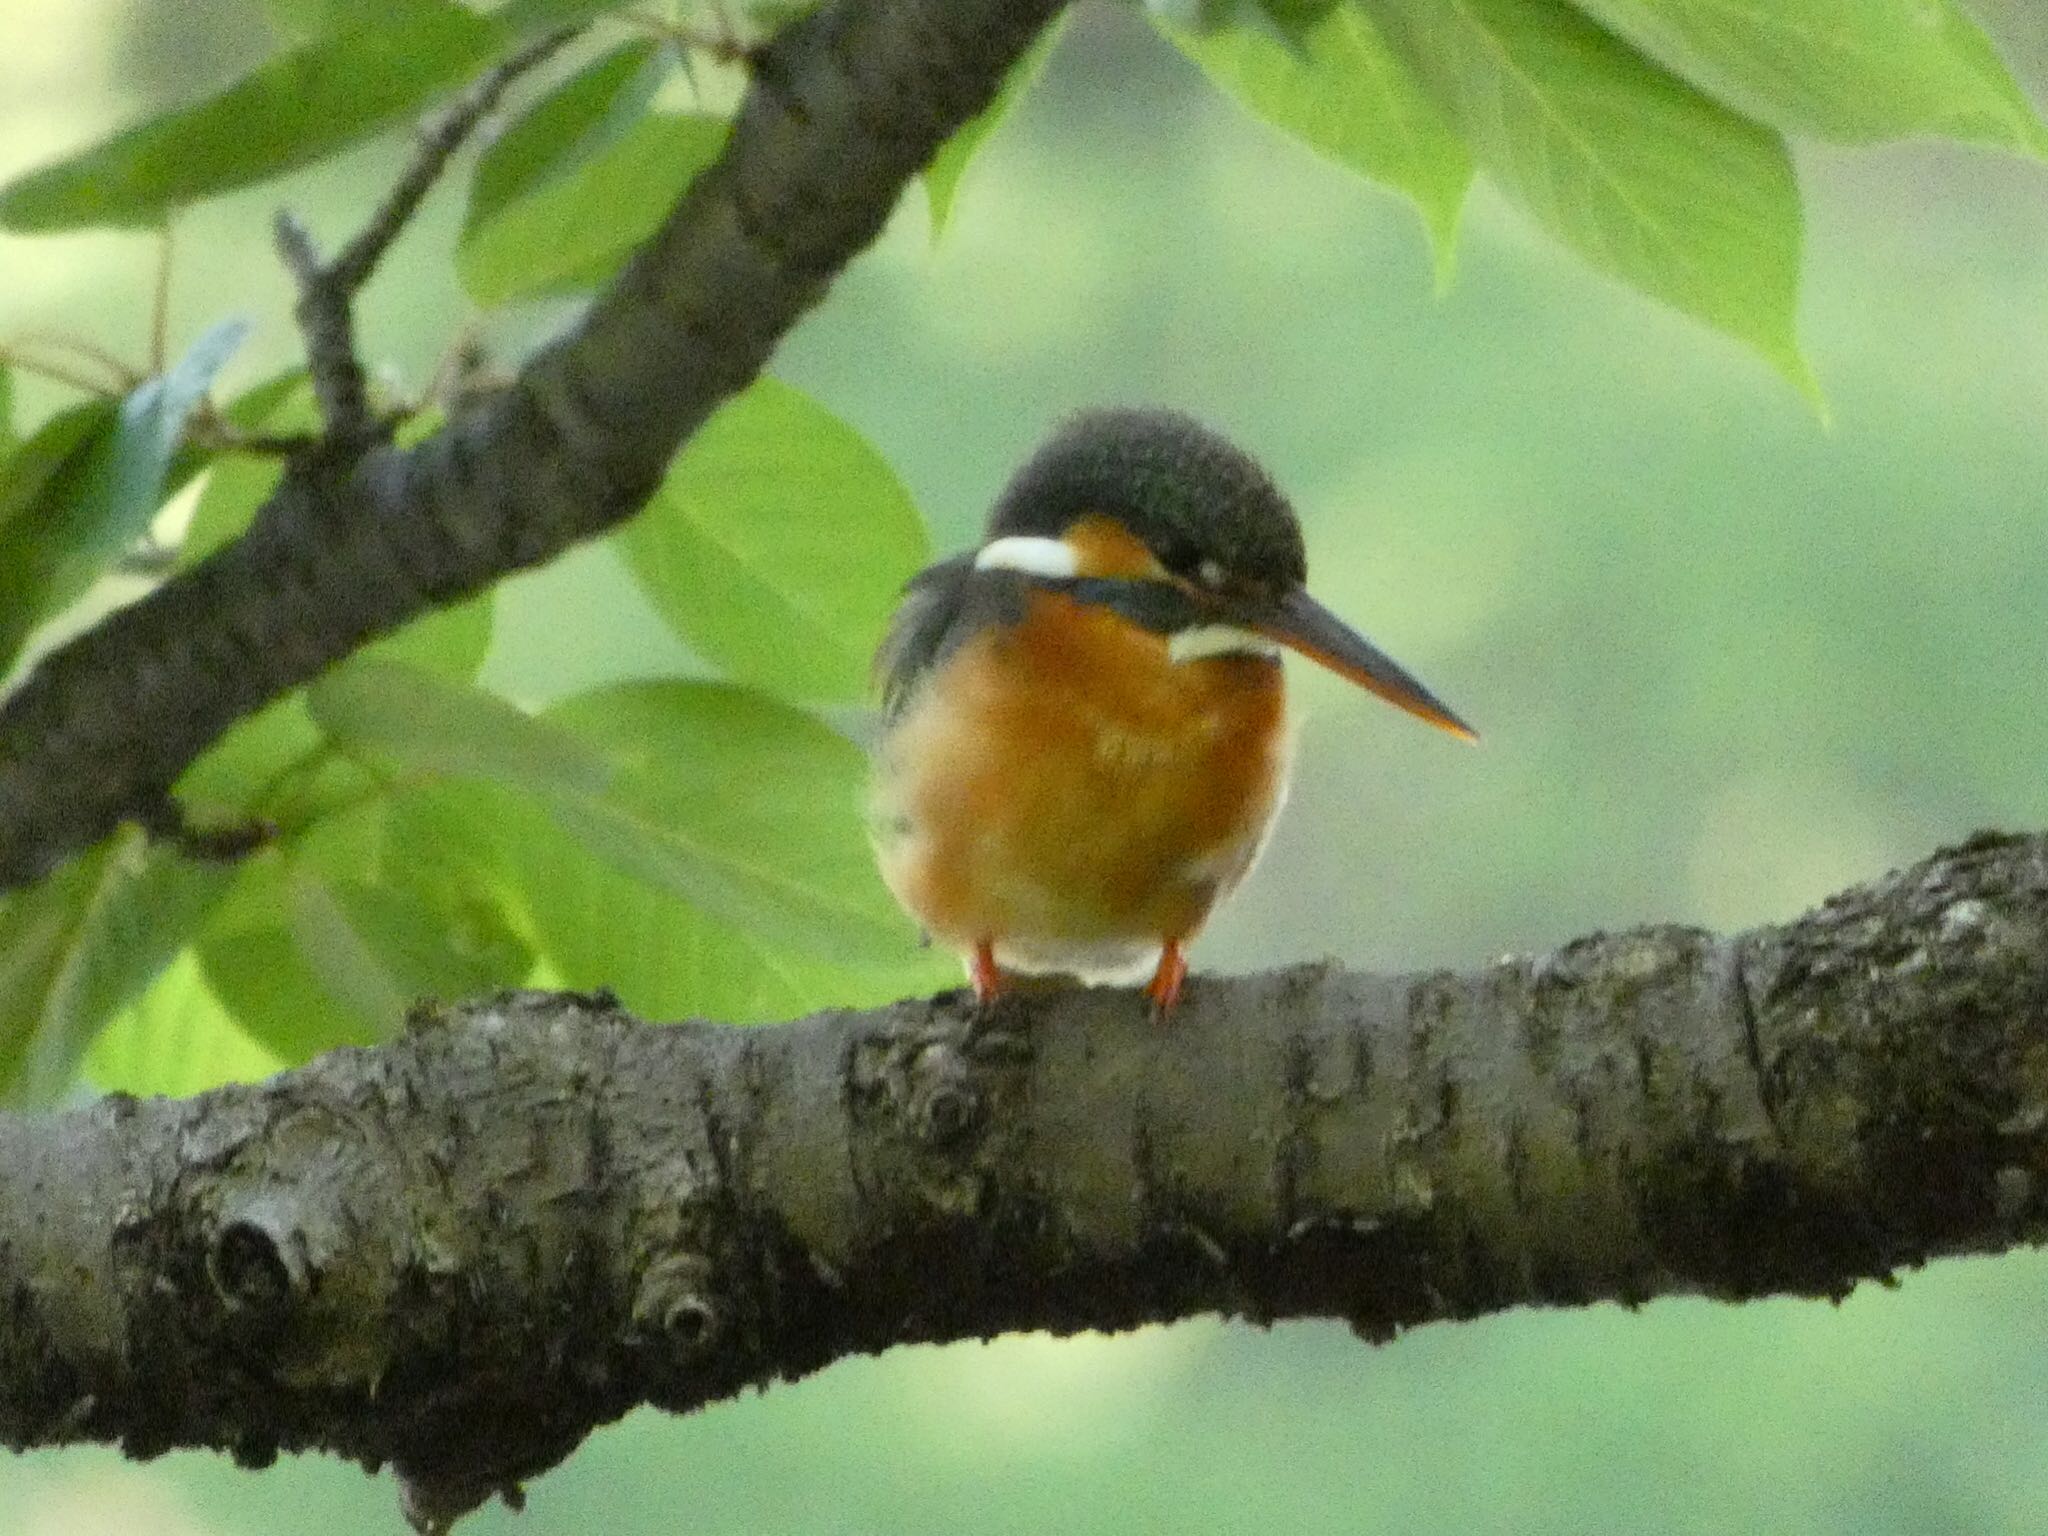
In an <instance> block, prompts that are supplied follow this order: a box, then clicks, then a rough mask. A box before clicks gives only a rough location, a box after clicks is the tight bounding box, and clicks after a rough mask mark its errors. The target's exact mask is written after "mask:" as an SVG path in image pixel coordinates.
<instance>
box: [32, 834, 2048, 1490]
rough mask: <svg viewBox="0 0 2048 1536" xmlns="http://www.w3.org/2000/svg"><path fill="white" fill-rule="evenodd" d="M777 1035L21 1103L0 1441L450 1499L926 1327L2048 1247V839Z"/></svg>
mask: <svg viewBox="0 0 2048 1536" xmlns="http://www.w3.org/2000/svg"><path fill="white" fill-rule="evenodd" d="M967 1022H968V1019H967V1014H966V1012H965V1004H964V1002H963V1001H962V999H960V998H959V997H958V996H952V995H949V996H946V997H941V998H938V999H934V1000H931V1001H928V1002H924V1001H921V1002H907V1003H903V1004H899V1005H897V1006H895V1007H893V1008H889V1009H884V1010H881V1011H878V1012H874V1013H865V1014H854V1013H836V1014H823V1015H819V1016H817V1017H815V1018H811V1019H808V1020H804V1021H801V1022H799V1023H794V1024H789V1025H784V1026H780V1027H774V1028H763V1029H754V1030H735V1029H726V1028H718V1027H710V1026H701V1025H679V1026H675V1027H671V1028H642V1027H635V1026H634V1024H633V1022H632V1021H631V1020H630V1019H629V1018H627V1017H626V1016H625V1015H624V1014H623V1013H622V1012H621V1011H620V1010H619V1008H618V1007H617V1006H616V1005H615V1004H614V1003H613V1002H612V1001H611V1000H610V999H608V998H604V997H585V996H554V995H543V994H514V995H507V996H503V997H499V998H495V999H490V1000H486V1001H482V1002H477V1003H473V1004H470V1005H467V1006H464V1007H459V1008H452V1009H447V1010H431V1011H422V1012H421V1013H420V1014H419V1016H418V1017H417V1019H416V1021H415V1027H413V1028H412V1029H411V1030H410V1032H409V1033H408V1034H407V1035H406V1037H405V1038H404V1039H402V1040H398V1041H395V1042H393V1043H391V1044H389V1045H386V1046H383V1047H381V1048H378V1049H374V1050H352V1051H341V1052H337V1053H335V1054H333V1055H330V1056H327V1057H325V1058H322V1059H321V1060H319V1061H317V1062H315V1063H313V1064H312V1065H311V1066H308V1067H306V1068H304V1069H302V1070H299V1071H296V1072H291V1073H287V1074H285V1075H283V1076H281V1077H279V1078H277V1079H275V1080H273V1081H271V1082H269V1083H266V1084H263V1085H260V1086H254V1087H241V1088H231V1089H225V1090H222V1091H219V1092H216V1093H212V1094H208V1095H205V1096H203V1097H201V1098H198V1099H194V1100H191V1101H188V1102H163V1101H152V1102H147V1103H140V1102H136V1101H134V1100H130V1099H114V1100H109V1101H106V1102H104V1103H101V1104H98V1105H96V1106H94V1107H92V1108H89V1109H85V1110H81V1111H78V1112H75V1113H70V1114H64V1115H56V1116H46V1117H33V1118H23V1117H14V1118H8V1117H0V1307H4V1310H0V1439H4V1440H5V1441H6V1442H7V1443H9V1444H11V1445H13V1446H15V1447H18V1448H20V1447H29V1446H40V1445H56V1444H68V1443H74V1442H80V1441H114V1442H118V1443H120V1444H121V1445H123V1446H125V1447H126V1448H127V1449H128V1450H130V1451H131V1452H134V1453H136V1454H139V1455H147V1454H150V1453H153V1452H157V1451H162V1450H165V1449H168V1448H171V1447H173V1446H214V1447H220V1448H223V1449H227V1450H230V1451H232V1452H233V1453H234V1454H235V1455H237V1456H238V1457H240V1458H242V1459H243V1460H245V1461H248V1462H252V1463H260V1462H262V1461H265V1460H267V1459H268V1458H269V1457H270V1456H271V1455H273V1454H274V1453H275V1452H276V1451H277V1450H279V1449H301V1448H306V1447H319V1448H325V1449H328V1450H331V1451H335V1452H339V1453H341V1454H344V1455H348V1456H352V1457H356V1458H359V1459H361V1460H362V1461H364V1462H365V1463H367V1464H370V1465H376V1464H378V1463H383V1462H389V1463H392V1464H394V1465H395V1466H396V1467H397V1469H398V1470H399V1472H400V1474H401V1476H402V1478H403V1480H404V1483H405V1486H406V1488H407V1490H408V1494H409V1497H410V1499H411V1501H412V1505H413V1508H414V1511H415V1514H416V1517H417V1518H418V1519H420V1520H421V1521H422V1523H424V1524H429V1525H431V1524H434V1523H435V1522H437V1521H440V1520H445V1519H446V1518H448V1517H451V1516H452V1515H454V1514H456V1513H459V1512H460V1511H462V1510H464V1509H467V1508H469V1507H471V1506H472V1505H474V1504H475V1503H476V1502H478V1501H479V1500H481V1499H483V1498H485V1497H488V1496H489V1494H490V1493H491V1492H492V1491H493V1490H495V1489H499V1488H501V1487H505V1486H507V1485H509V1484H511V1483H513V1482H514V1481H516V1480H517V1479H519V1478H522V1477H525V1476H528V1475H530V1474H532V1473H534V1472H536V1471H538V1470H540V1469H543V1468H545V1467H547V1466H549V1465H551V1464H552V1463H554V1462H555V1461H557V1460H558V1459H560V1458H561V1457H562V1456H563V1455H565V1454H566V1453H567V1452H568V1451H569V1450H570V1449H571V1448H572V1447H573V1446H574V1445H575V1444H576V1443H577V1442H578V1441H579V1440H580V1439H581V1438H582V1436H583V1435H584V1434H585V1433H587V1432H588V1431H589V1430H590V1429H591V1428H592V1427H593V1426H595V1425H598V1424H601V1423H603V1422H605V1421H607V1420H610V1419H613V1418H616V1417H617V1416H619V1415H620V1414H622V1413H624V1412H625V1411H626V1410H627V1409H629V1408H631V1407H632V1406H634V1405H635V1404H637V1403H641V1402H648V1403H655V1404H659V1405H662V1406H664V1407H667V1408H671V1409H678V1410H681V1409H690V1408H695V1407H698V1406H701V1405H703V1404H706V1403H711V1402H714V1401H716V1400H718V1399H720V1398H722V1397H725V1396H728V1395H730V1394H732V1393H734V1392H736V1391H737V1390H738V1389H740V1388H741V1387H743V1386H745V1385H747V1384H750V1383H760V1382H767V1381H772V1380H776V1379H780V1378H787V1377H794V1376H800V1375H803V1374H805V1373H806V1372H809V1371H813V1370H816V1369H818V1368H819V1367H821V1366H823V1365H826V1364H828V1363H829V1362H831V1361H833V1360H835V1359H838V1358H840V1357H842V1356H845V1355H848V1354H852V1353H856V1352H870V1351H875V1350H880V1349H884V1348H887V1347H889V1346H890V1345H893V1344H898V1343H904V1342H909V1341H914V1340H943V1339H958V1338H966V1337H976V1336H985V1335H989V1334H994V1333H998V1332H1003V1331H1007V1330H1013V1329H1031V1328H1048V1329H1053V1330H1056V1331H1068V1330H1073V1329H1081V1328H1099V1329H1120V1328H1128V1327H1131V1326H1134V1325H1136V1324H1139V1323H1145V1322H1152V1321H1159V1320H1165V1319H1173V1318H1182V1317H1189V1316H1193V1315H1196V1314H1199V1313H1210V1312H1215V1313H1222V1314H1225V1315H1227V1316H1233V1317H1242V1318H1249V1319H1252V1320H1255V1321H1260V1322H1264V1321H1267V1320H1270V1319H1274V1318H1280V1317H1299V1316H1319V1317H1340V1318H1344V1319H1347V1320H1348V1321H1349V1322H1350V1323H1351V1324H1352V1326H1353V1327H1354V1328H1355V1329H1356V1330H1357V1331H1358V1332H1359V1334H1361V1335H1362V1336H1364V1337H1366V1338H1369V1339H1375V1340H1377V1339H1384V1338H1387V1337H1389V1336H1390V1335H1392V1334H1394V1333H1396V1332H1398V1331H1400V1330H1401V1329H1404V1328H1408V1327H1413V1326H1415V1325H1417V1324H1421V1323H1426V1322H1430V1321H1434V1320H1439V1319H1451V1318H1466V1317H1472V1316H1476V1315H1478V1314H1481V1313H1486V1312H1492V1311H1497V1310H1501V1309H1504V1308H1509V1307H1516V1306H1526V1305H1560V1306H1561V1305H1580V1304H1584V1303H1588V1302H1593V1301H1598V1300H1603V1299H1612V1300H1620V1301H1623V1302H1627V1303H1631V1304H1633V1303H1637V1302H1641V1301H1644V1300H1646V1299H1648V1298H1651V1297H1655V1296H1659V1295H1665V1294H1669V1293H1673V1292H1696V1293H1697V1292H1704V1293H1707V1294H1710V1295H1714V1296H1721V1297H1727V1298H1731V1299H1734V1298H1744V1297H1752V1296H1760V1295H1765V1294H1770V1293H1783V1292H1790V1293H1795V1294H1800V1295H1815V1296H1839V1295H1841V1294H1843V1293H1845V1292H1846V1291H1848V1290H1849V1289H1850V1288H1851V1287H1852V1286H1854V1285H1855V1284H1856V1283H1857V1282H1858V1281H1859V1280H1862V1279H1867V1278H1872V1277H1884V1276H1888V1275H1890V1274H1892V1273H1893V1272H1894V1271H1895V1270H1897V1269H1898V1268H1900V1267H1901V1266H1908V1265H1914V1264H1918V1263H1921V1262H1922V1261H1924V1260H1926V1259H1928V1258H1931V1257H1934V1256H1936V1255H1941V1254H1952V1253H1965V1252H1987V1251H1993V1250H1998V1249H2003V1248H2007V1247H2010V1246H2012V1245H2015V1244H2020V1243H2032V1242H2037V1241H2040V1240H2041V1238H2042V1237H2043V1235H2044V1229H2048V1194H2044V1191H2048V836H2033V837H2025V838H2017V837H2000V836H1989V835H1986V836H1980V837H1978V838H1976V839H1973V840H1972V841H1971V842H1969V843H1967V844H1965V845H1964V846H1962V847H1960V848H1957V849H1952V850H1948V851H1946V852H1943V853H1941V854H1938V855H1936V856H1935V857H1933V858H1931V859H1930V860H1928V861H1927V862H1925V863H1923V864H1921V865H1919V866H1917V867H1915V868H1912V869H1909V870H1906V871H1903V872H1901V873H1897V874H1894V875H1891V876H1888V877H1886V878H1885V879H1882V880H1879V881H1876V882H1874V883H1872V884H1870V885H1867V886H1863V887H1859V888H1857V889H1855V890H1852V891H1849V892H1847V893H1845V894H1843V895H1842V896H1839V897H1837V898H1835V899H1834V900H1833V901H1831V902H1829V903H1828V904H1827V905H1826V906H1825V907H1823V908H1822V909H1820V910H1819V911H1816V912H1814V913H1811V914H1809V915H1807V916H1806V917H1804V918H1802V919H1800V920H1799V921H1797V922H1795V923H1791V924H1789V925H1786V926H1783V927H1773V928H1762V929H1758V930H1755V931H1753V932H1750V933H1747V934H1743V935H1739V936H1736V937H1734V938H1717V937H1715V936H1713V935H1711V934H1708V933H1705V932H1701V931H1698V930H1695V929H1686V928H1652V929H1644V930H1640V931H1637V932H1633V933H1626V934H1619V935H1611V936H1610V935H1595V936H1593V937H1590V938H1586V939H1582V940H1579V941H1577V942H1575V943H1572V944H1569V945H1566V946H1565V947H1564V948H1563V949H1561V950H1558V951H1557V952H1555V953H1553V954H1549V955H1544V956H1540V957H1535V958H1526V957H1510V958H1507V959H1503V960H1500V961H1498V962H1496V963H1494V964H1492V965H1489V966H1486V967H1484V968H1482V969H1479V970H1475V971H1471V972H1467V973H1463V974H1452V973H1448V972H1441V973H1435V974H1430V975H1419V976H1403V977H1382V976H1373V975H1365V974H1360V973H1356V972H1352V971H1347V970H1343V969H1340V968H1337V967H1334V966H1307V967H1300V968H1296V969H1292V970H1287V971H1281V972H1276V973H1273V974H1270V975H1264V976H1257V977H1250V978H1245V979H1241V980H1220V979H1210V978H1198V979H1197V980H1195V981H1194V982H1192V983H1191V984H1190V987H1189V991H1188V994H1187V997H1186V1001H1185V1003H1184V1004H1183V1007H1182V1009H1181V1011H1180V1012H1179V1013H1178V1014H1177V1015H1176V1016H1175V1018H1174V1019H1173V1021H1172V1023H1171V1024H1170V1025H1169V1026H1167V1027H1164V1028H1162V1027H1160V1026H1158V1025H1155V1024H1154V1023H1153V1022H1152V1021H1151V1019H1150V1017H1149V1016H1148V1014H1147V1012H1146V1010H1145V1008H1144V1007H1143V1006H1142V1005H1141V1004H1140V1002H1139V1001H1138V1000H1137V999H1136V998H1135V997H1134V996H1132V995H1131V994H1127V993H1118V992H1082V991H1070V992H1063V993H1053V994H1049V995H1045V996H1035V997H1030V998H1025V999H1020V1000H1018V1001H1016V1002H1014V1003H1006V1004H1005V1005H1004V1008H1003V1010H1002V1011H1001V1012H1000V1013H999V1014H998V1016H997V1017H996V1018H995V1019H994V1020H993V1021H991V1023H990V1025H989V1026H988V1027H985V1028H984V1029H982V1030H981V1031H980V1032H979V1033H977V1034H975V1035H973V1036H972V1037H971V1038H970V1037H969V1035H968V1034H967V1032H966V1025H967Z"/></svg>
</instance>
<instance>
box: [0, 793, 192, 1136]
mask: <svg viewBox="0 0 2048 1536" xmlns="http://www.w3.org/2000/svg"><path fill="white" fill-rule="evenodd" d="M229 878H230V875H229V872H228V870H227V869H226V868H225V867H224V866H221V865H214V864H198V863H194V862H192V861H189V860H186V859H183V858H180V857H178V856H177V855H175V854H173V853H170V852H168V851H166V850H165V849H163V848H161V847H158V846H153V845H152V844H151V843H150V842H149V840H148V838H147V837H146V836H145V835H144V834H143V833H142V832H141V831H140V830H139V829H137V828H133V827H131V828H128V829H127V830H125V831H123V832H121V833H118V834H116V835H115V836H114V837H112V838H110V839H108V840H107V841H106V842H104V843H102V844H100V845H99V846H98V847H96V848H94V849H92V850H91V851H89V852H87V853H85V854H83V855H81V856H80V857H79V858H77V859H74V860H73V861H72V862H71V863H70V864H68V865H66V866H65V867H64V868H62V869H60V870H58V871H57V872H56V873H55V874H53V875H51V876H50V877H48V878H47V879H45V880H42V881H40V882H38V883H37V884H35V885H32V886H29V887H26V888H25V889H22V890H18V891H15V892H12V893H11V894H9V895H8V896H6V897H5V898H0V1095H4V1096H5V1097H8V1098H12V1099H17V1100H25V1101H28V1102H32V1103H45V1102H48V1101H49V1100H51V1099H53V1098H55V1097H56V1096H57V1095H58V1094H60V1093H62V1092H63V1091H64V1089H65V1088H66V1087H68V1086H69V1084H70V1082H71V1080H72V1078H73V1077H74V1075H75V1074H76V1071H77V1067H78V1062H79V1060H80V1058H81V1057H82V1056H83V1055H84V1053H85V1051H86V1048H87V1047H88V1046H89V1045H91V1043H92V1040H93V1037H94V1035H95V1034H96V1033H97V1032H98V1030H99V1029H100V1027H101V1026H102V1025H104V1024H105V1023H106V1022H107V1020H108V1019H110V1018H112V1017H113V1015H114V1014H115V1013H117V1012H118V1011H119V1010H120V1009H122V1008H124V1007H125V1006H127V1004H128V1003H129V1002H130V1001H131V1000H132V999H133V998H134V997H136V996H137V995H138V994H140V993H141V991H142V990H143V988H144V987H146V986H147V985H148V984H149V983H150V981H151V980H152V979H153V978H154V977H155V976H156V974H157V973H158V972H159V971H161V970H162V969H163V967H164V966H165V965H167V964H168V963H169V962H170V960H171V957H172V956H173V955H175V954H176V953H177V952H178V950H179V949H181V948H183V947H184V945H185V943H186V941H187V940H188V939H189V938H190V936H191V935H192V934H193V933H194V932H196V931H197V929H198V928H199V926H200V923H201V922H202V920H203V919H204V917H205V915H206V912H207V910H208V909H209V908H210V907H211V906H212V905H213V903H214V902H215V901H217V900H218V899H219V898H220V896H221V894H222V893H223V892H224V891H225V890H226V889H227V886H228V882H229Z"/></svg>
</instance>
